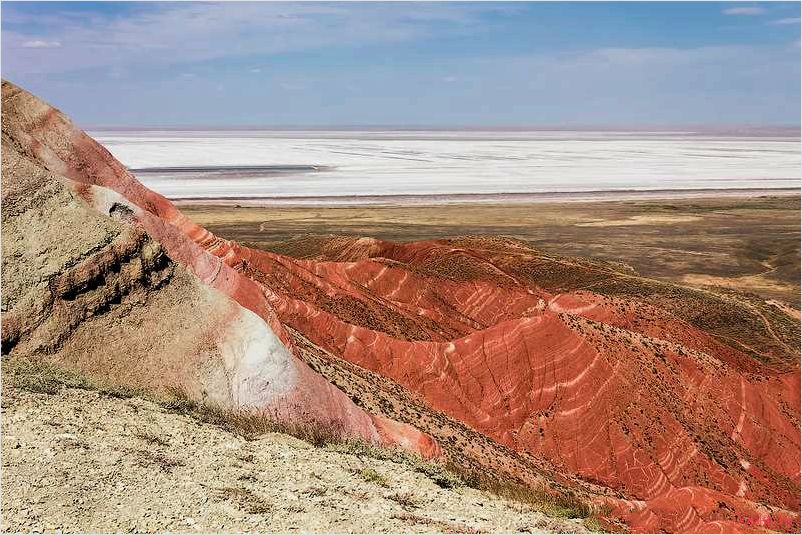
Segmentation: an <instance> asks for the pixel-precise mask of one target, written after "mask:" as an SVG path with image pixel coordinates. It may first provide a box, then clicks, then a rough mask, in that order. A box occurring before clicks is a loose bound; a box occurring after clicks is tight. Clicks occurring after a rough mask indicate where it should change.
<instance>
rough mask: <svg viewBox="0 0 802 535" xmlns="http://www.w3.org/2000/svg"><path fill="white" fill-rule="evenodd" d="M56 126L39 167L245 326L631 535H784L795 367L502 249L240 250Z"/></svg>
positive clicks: (790, 505) (42, 141) (346, 245)
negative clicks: (353, 368) (335, 364)
mask: <svg viewBox="0 0 802 535" xmlns="http://www.w3.org/2000/svg"><path fill="white" fill-rule="evenodd" d="M54 123H57V124H54ZM67 127H69V128H70V129H71V130H70V131H71V143H70V144H69V145H68V146H65V145H58V144H53V143H48V138H47V136H45V135H37V136H35V138H36V139H35V142H33V141H32V142H31V144H30V146H31V147H32V148H33V150H34V151H35V153H36V155H37V156H38V157H39V158H40V159H41V160H42V161H45V162H47V163H48V164H49V167H50V169H51V170H53V171H54V172H59V173H61V174H63V175H65V176H67V177H69V178H71V179H72V180H75V181H77V182H80V183H83V184H93V185H98V186H103V187H106V188H110V189H112V190H114V191H116V192H118V193H119V194H121V195H122V196H123V197H125V198H126V199H127V200H128V201H130V202H131V203H133V204H134V205H136V206H138V207H139V208H141V209H142V210H143V213H142V214H141V216H140V217H139V220H140V222H141V225H143V226H144V228H145V229H146V230H147V231H148V232H149V233H150V234H151V235H152V236H154V237H155V238H156V239H158V240H159V241H161V242H162V243H163V245H164V246H165V248H166V249H167V251H168V252H169V254H170V256H171V257H172V258H173V259H174V260H177V261H179V262H181V263H184V264H186V265H188V266H191V267H192V269H193V270H194V271H195V273H196V274H198V276H199V277H200V278H201V279H202V280H204V281H206V282H207V283H208V284H211V285H213V286H214V287H215V288H218V289H220V290H222V291H224V292H225V293H227V294H228V295H230V296H232V297H233V298H234V299H236V300H237V301H238V302H239V303H240V304H242V305H243V306H245V307H247V308H249V309H250V310H252V311H254V312H256V313H257V314H258V315H259V316H260V317H262V318H263V319H264V320H265V321H266V322H267V323H268V324H269V325H270V326H271V328H272V329H273V330H274V331H275V332H276V333H277V334H278V335H279V337H280V338H281V340H282V341H283V342H284V343H285V344H286V345H287V347H288V348H289V349H290V350H291V351H292V350H293V344H292V341H291V337H290V336H289V335H288V334H287V331H286V330H285V329H284V327H283V325H287V326H290V327H292V328H293V329H295V330H297V331H299V332H301V333H302V334H303V335H304V336H306V337H307V338H308V339H309V340H311V341H312V342H314V343H315V344H317V345H319V346H320V347H322V348H324V349H326V350H328V351H330V352H331V353H333V354H334V355H337V356H339V357H342V358H344V359H346V360H348V361H350V362H352V363H355V364H357V365H359V366H361V367H364V368H367V369H369V370H372V371H375V372H377V373H379V374H381V375H384V376H386V377H389V378H391V379H393V380H395V381H396V382H398V383H399V384H401V385H403V386H404V387H406V388H407V389H409V390H411V391H413V392H416V393H418V394H420V395H421V396H423V398H424V399H425V400H426V402H427V403H428V404H430V405H431V406H432V407H434V408H435V409H437V410H440V411H442V412H444V413H446V414H448V415H449V416H451V417H453V418H456V419H458V420H461V421H462V422H464V423H466V424H467V425H469V426H471V427H473V428H474V429H476V430H478V431H480V432H482V433H484V434H486V435H487V436H489V437H490V438H492V439H494V440H496V441H498V442H500V443H502V444H504V445H506V446H508V447H510V448H512V449H515V450H519V451H526V452H530V453H533V454H535V455H537V456H542V457H544V458H546V459H548V460H549V461H550V462H551V463H552V464H553V465H554V466H556V467H557V468H558V469H559V470H561V471H563V472H565V473H570V474H576V475H579V476H581V477H582V478H584V479H586V480H588V481H591V482H594V483H597V484H600V485H603V486H605V487H609V488H610V489H613V490H614V491H615V492H616V493H617V495H618V496H620V497H617V498H613V497H609V496H606V497H601V496H600V497H598V498H596V500H597V501H598V502H599V503H607V504H608V505H610V506H611V508H612V513H611V516H617V517H620V518H623V519H624V520H625V521H626V522H627V523H628V524H629V525H630V526H631V527H632V528H633V529H634V530H636V531H646V532H655V531H682V532H750V531H755V530H762V529H763V528H761V527H755V524H757V523H758V522H759V519H763V520H764V523H763V525H764V526H769V527H771V526H779V525H782V526H790V527H791V529H792V530H793V529H798V528H799V507H800V480H799V478H800V436H799V417H800V410H799V406H800V382H799V368H798V364H797V362H798V360H796V359H798V355H791V357H790V358H791V359H792V360H793V364H792V365H791V366H790V368H785V369H779V368H777V367H774V366H769V365H766V364H762V363H760V362H758V361H756V360H755V359H754V358H752V357H751V356H748V355H745V354H744V353H742V352H740V351H739V350H737V349H734V348H733V347H730V346H729V345H725V344H724V343H722V342H721V341H720V339H717V338H714V337H713V336H711V334H709V333H707V332H705V331H703V330H701V329H699V328H696V327H694V326H692V325H691V324H689V323H688V322H686V321H684V320H683V319H682V318H680V317H677V316H675V315H672V314H671V313H670V312H668V311H666V310H663V309H661V308H658V307H656V306H653V305H649V304H646V303H644V302H641V301H638V300H636V299H623V298H612V297H606V296H603V295H598V294H594V293H592V292H588V291H581V290H567V291H564V292H561V293H553V292H549V291H546V290H545V289H544V288H543V287H542V286H541V285H539V284H538V283H537V279H538V276H540V275H541V274H540V273H538V272H537V271H533V272H532V273H531V276H527V277H524V276H522V275H521V273H523V272H524V271H525V270H522V268H521V266H522V265H523V266H525V265H526V263H527V262H530V261H533V260H534V252H533V251H532V250H531V249H529V248H527V247H526V246H524V245H521V244H518V243H515V242H512V241H504V240H466V241H465V243H464V244H461V243H459V242H454V241H431V242H420V243H412V244H405V245H402V244H393V243H388V242H381V241H377V240H372V239H366V238H363V239H334V240H331V241H330V242H328V243H327V244H325V246H324V249H323V250H322V251H321V252H320V254H319V258H320V260H317V261H313V260H298V259H294V258H290V257H286V256H281V255H277V254H272V253H267V252H263V251H256V250H252V249H248V248H245V247H241V246H239V245H238V244H236V243H234V242H228V241H226V240H222V239H220V238H217V237H216V236H214V235H212V234H211V233H209V232H208V231H206V230H204V229H203V228H201V227H198V226H197V225H195V224H193V223H192V222H191V221H189V220H188V219H187V218H186V217H185V216H183V215H182V214H181V213H180V212H179V211H178V210H177V209H176V208H175V207H174V206H173V205H172V204H171V203H170V202H169V201H167V200H166V199H165V198H164V197H162V196H160V195H158V194H156V193H154V192H151V191H149V190H147V189H146V188H144V186H142V185H141V184H140V183H139V182H138V181H137V180H136V179H135V178H134V177H133V176H132V175H131V174H130V173H129V172H128V171H127V170H126V169H125V168H123V166H122V165H121V164H119V162H117V161H116V160H114V159H113V157H112V156H111V155H110V154H109V153H108V152H107V151H105V149H103V148H102V147H100V146H99V145H98V144H96V143H95V142H94V141H93V140H91V139H90V138H89V137H88V136H86V135H85V134H84V133H83V132H81V131H79V130H77V129H75V128H74V127H72V126H71V125H69V123H68V122H66V119H65V118H64V117H63V116H62V115H61V114H49V113H48V114H43V115H41V116H40V118H39V120H38V122H37V125H36V128H35V129H33V130H32V131H34V132H47V131H52V130H54V129H56V130H58V129H62V130H63V129H64V128H67ZM78 190H79V191H81V192H82V193H83V195H84V196H85V197H86V198H88V199H89V200H90V201H92V202H94V203H95V204H96V205H97V204H102V203H99V201H97V200H96V199H95V200H93V199H92V195H93V193H92V190H91V189H87V188H83V189H82V188H80V187H79V188H78ZM195 244H197V245H195ZM217 259H221V260H222V263H221V262H219V261H218V260H217ZM533 265H534V264H533ZM513 266H515V267H516V268H515V269H513ZM298 388H299V397H301V398H303V397H304V396H306V398H307V399H308V400H311V402H310V403H308V406H310V407H312V406H314V404H315V402H316V401H320V400H325V405H324V406H325V407H326V408H327V410H328V409H331V408H332V407H334V408H336V407H344V406H345V405H347V403H346V401H345V400H343V399H341V398H340V397H339V396H338V394H341V392H339V391H336V389H334V388H333V387H332V386H331V385H330V384H328V383H326V382H325V380H323V379H322V378H321V377H320V376H318V375H316V374H314V372H312V371H311V370H309V371H308V374H307V375H305V376H304V377H303V379H302V381H301V382H300V384H299V386H298ZM329 390H331V392H330V391H329ZM324 391H325V392H327V393H326V394H325V395H324V394H321V392H324ZM342 398H344V396H342ZM342 410H343V411H344V412H343V414H345V413H347V410H346V409H342ZM349 410H350V409H349ZM372 421H373V422H374V424H375V425H376V427H377V429H378V431H379V434H380V435H382V436H383V437H384V438H385V440H387V441H389V442H400V443H404V444H406V445H407V446H408V447H412V448H413V449H417V450H418V451H421V452H423V453H425V454H427V455H435V454H437V453H438V451H439V446H438V445H437V444H436V443H434V442H433V441H432V439H431V438H429V437H428V436H427V435H424V434H421V433H419V432H418V431H417V430H415V429H413V428H410V427H409V426H407V425H405V424H399V423H398V422H392V421H387V420H384V419H382V418H380V417H377V416H373V417H372ZM519 475H521V476H523V474H519ZM769 518H770V519H771V520H769V521H768V522H766V519H769ZM772 522H774V523H772ZM773 529H776V528H773Z"/></svg>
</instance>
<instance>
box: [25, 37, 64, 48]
mask: <svg viewBox="0 0 802 535" xmlns="http://www.w3.org/2000/svg"><path fill="white" fill-rule="evenodd" d="M20 46H21V47H22V48H61V43H60V42H59V41H45V40H43V39H35V40H33V41H23V42H22V43H21V44H20Z"/></svg>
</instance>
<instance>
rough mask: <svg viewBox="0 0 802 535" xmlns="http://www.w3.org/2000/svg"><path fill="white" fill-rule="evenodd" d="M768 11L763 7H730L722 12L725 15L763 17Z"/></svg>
mask: <svg viewBox="0 0 802 535" xmlns="http://www.w3.org/2000/svg"><path fill="white" fill-rule="evenodd" d="M765 12H766V10H765V9H763V8H762V7H756V6H749V7H730V8H727V9H725V10H724V11H722V13H724V14H725V15H762V14H763V13H765Z"/></svg>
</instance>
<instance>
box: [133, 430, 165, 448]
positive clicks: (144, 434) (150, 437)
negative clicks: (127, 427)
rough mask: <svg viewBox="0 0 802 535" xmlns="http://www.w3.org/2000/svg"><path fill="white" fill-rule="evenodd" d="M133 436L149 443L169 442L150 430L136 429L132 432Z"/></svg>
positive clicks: (160, 444)
mask: <svg viewBox="0 0 802 535" xmlns="http://www.w3.org/2000/svg"><path fill="white" fill-rule="evenodd" d="M134 436H135V437H136V438H138V439H140V440H144V441H145V442H147V443H149V444H155V445H157V446H169V445H170V443H169V442H168V441H167V440H164V439H163V438H162V437H160V436H159V435H156V434H154V433H151V432H150V431H138V432H136V433H134Z"/></svg>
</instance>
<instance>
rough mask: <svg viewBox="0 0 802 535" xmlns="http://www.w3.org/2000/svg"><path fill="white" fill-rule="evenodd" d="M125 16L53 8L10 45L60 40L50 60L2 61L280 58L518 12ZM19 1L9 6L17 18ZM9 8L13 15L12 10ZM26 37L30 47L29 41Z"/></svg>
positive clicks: (310, 10) (18, 65)
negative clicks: (36, 29)
mask: <svg viewBox="0 0 802 535" xmlns="http://www.w3.org/2000/svg"><path fill="white" fill-rule="evenodd" d="M140 7H141V8H140V9H138V10H136V11H135V12H133V13H131V14H128V15H126V16H124V17H109V16H105V15H102V14H97V13H91V14H87V15H86V16H84V17H78V16H76V13H64V12H53V13H50V14H48V15H47V16H46V17H43V18H41V19H40V20H37V23H38V24H40V25H41V26H43V27H44V28H45V31H46V35H44V36H40V37H38V38H37V40H36V41H28V39H30V37H28V36H25V35H23V34H20V33H17V32H15V31H13V30H6V29H5V28H4V31H3V45H12V46H14V45H16V46H17V47H19V46H20V45H22V46H23V47H26V48H31V47H38V48H44V47H50V48H55V47H57V46H60V43H69V44H70V46H69V52H68V51H67V49H66V48H62V49H61V50H60V51H59V52H58V53H54V54H51V55H48V57H44V58H43V57H39V56H32V55H31V54H32V52H30V51H29V52H28V53H24V51H20V53H18V54H14V55H9V56H7V57H3V61H4V63H5V65H4V67H5V68H4V71H5V72H7V73H14V74H15V75H17V76H19V75H21V74H26V73H47V74H59V73H68V72H74V71H78V70H82V69H91V68H108V67H110V66H112V65H125V66H126V67H127V68H130V69H132V70H133V69H137V68H140V69H141V68H142V67H156V68H158V67H171V66H175V65H181V64H186V63H193V62H201V61H210V60H217V59H224V58H229V57H245V56H255V55H268V54H279V53H286V52H291V51H304V50H310V49H320V48H324V47H339V46H353V45H376V44H388V43H399V42H410V41H415V40H418V39H425V38H426V37H428V36H430V35H435V34H437V35H456V34H460V35H471V34H476V32H481V31H482V27H483V26H482V24H481V22H482V20H483V15H485V14H486V13H494V12H504V13H507V12H510V11H511V10H515V9H517V8H516V7H515V6H512V7H510V6H509V5H504V4H501V5H495V3H493V2H490V3H477V4H473V3H464V4H462V3H460V4H456V3H427V4H420V5H418V6H416V7H415V9H414V10H411V9H410V5H409V4H402V3H390V2H388V3H384V2H377V3H365V4H362V3H350V2H342V3H321V4H318V3H307V2H281V3H279V2H243V3H239V4H237V6H236V9H232V7H231V6H230V5H227V4H226V3H224V2H223V3H220V2H217V3H212V2H209V3H206V2H168V3H164V4H161V3H158V4H157V3H154V4H146V3H142V5H141V6H140ZM13 9H14V8H13V6H11V5H10V6H9V7H8V9H4V10H3V16H4V17H6V18H7V17H8V16H11V17H14V16H15V13H14V11H13ZM7 11H8V12H9V13H7ZM26 43H28V44H27V45H26Z"/></svg>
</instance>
